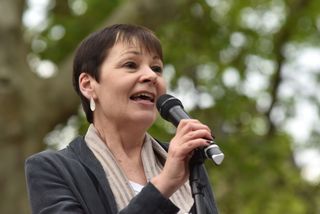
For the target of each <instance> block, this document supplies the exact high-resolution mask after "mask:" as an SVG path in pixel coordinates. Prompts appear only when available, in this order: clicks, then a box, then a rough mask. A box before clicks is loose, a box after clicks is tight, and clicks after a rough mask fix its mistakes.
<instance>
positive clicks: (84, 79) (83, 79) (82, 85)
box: [79, 73, 97, 99]
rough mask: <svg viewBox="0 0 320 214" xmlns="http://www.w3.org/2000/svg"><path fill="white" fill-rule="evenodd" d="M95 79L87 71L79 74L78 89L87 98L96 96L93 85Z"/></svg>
mask: <svg viewBox="0 0 320 214" xmlns="http://www.w3.org/2000/svg"><path fill="white" fill-rule="evenodd" d="M96 82H97V81H96V80H95V79H94V78H93V77H92V76H90V75H89V74H87V73H81V74H80V76H79V89H80V91H81V93H82V94H83V96H85V97H86V98H87V99H90V98H91V97H93V98H96V94H95V90H94V85H95V83H96Z"/></svg>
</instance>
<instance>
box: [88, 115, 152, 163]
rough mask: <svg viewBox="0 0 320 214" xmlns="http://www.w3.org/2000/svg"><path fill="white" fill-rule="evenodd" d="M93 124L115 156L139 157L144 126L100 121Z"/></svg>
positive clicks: (144, 130) (144, 131) (143, 136)
mask: <svg viewBox="0 0 320 214" xmlns="http://www.w3.org/2000/svg"><path fill="white" fill-rule="evenodd" d="M94 126H95V128H96V129H97V131H98V133H99V135H100V137H101V139H102V140H103V141H104V142H105V143H106V145H107V146H108V148H109V149H110V151H111V152H112V153H113V154H114V155H115V156H121V157H123V156H126V157H132V158H134V157H140V152H141V148H142V145H143V142H144V138H145V134H146V128H140V129H139V126H134V127H133V126H130V125H129V124H121V125H117V124H116V123H110V122H103V123H102V122H101V121H95V122H94Z"/></svg>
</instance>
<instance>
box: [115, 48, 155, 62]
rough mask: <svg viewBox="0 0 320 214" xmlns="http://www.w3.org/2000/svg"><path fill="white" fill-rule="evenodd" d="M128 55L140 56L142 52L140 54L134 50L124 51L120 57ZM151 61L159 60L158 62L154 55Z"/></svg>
mask: <svg viewBox="0 0 320 214" xmlns="http://www.w3.org/2000/svg"><path fill="white" fill-rule="evenodd" d="M128 54H134V55H142V52H140V51H135V50H132V51H125V52H124V53H121V55H120V56H121V57H123V56H125V55H128ZM152 59H159V60H161V59H160V57H159V56H158V55H154V56H153V57H152Z"/></svg>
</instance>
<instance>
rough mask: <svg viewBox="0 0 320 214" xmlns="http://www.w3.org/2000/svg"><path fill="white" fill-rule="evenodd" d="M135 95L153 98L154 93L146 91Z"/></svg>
mask: <svg viewBox="0 0 320 214" xmlns="http://www.w3.org/2000/svg"><path fill="white" fill-rule="evenodd" d="M134 96H135V97H139V96H145V97H148V98H150V99H153V98H154V95H153V94H151V93H148V92H141V93H138V94H136V95H134Z"/></svg>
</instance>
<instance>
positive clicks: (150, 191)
mask: <svg viewBox="0 0 320 214" xmlns="http://www.w3.org/2000/svg"><path fill="white" fill-rule="evenodd" d="M162 61H163V57H162V49H161V45H160V42H159V40H158V39H157V38H156V36H155V35H154V34H153V33H152V32H151V31H150V30H148V29H146V28H143V27H139V26H133V25H113V26H110V27H107V28H104V29H102V30H100V31H98V32H95V33H93V34H91V35H90V36H89V37H88V38H86V39H85V40H84V41H83V42H82V43H81V44H80V46H79V47H78V49H77V51H76V54H75V59H74V68H73V83H74V88H75V90H76V92H77V93H78V94H79V96H80V98H81V102H82V106H83V109H84V111H85V113H86V117H87V120H88V122H89V123H91V124H90V126H89V128H88V131H87V133H86V135H85V136H84V137H78V138H77V139H75V140H74V141H73V142H71V143H70V144H69V146H68V147H67V148H65V149H63V150H61V151H57V152H52V151H45V152H41V153H39V154H35V155H33V156H32V157H30V158H28V160H27V161H26V177H27V184H28V192H29V199H30V203H31V208H32V211H33V213H93V214H99V213H139V214H141V213H159V214H160V213H163V214H170V213H178V212H179V213H189V211H190V210H193V209H194V208H193V204H194V202H193V199H192V195H191V192H190V187H189V184H188V176H189V169H188V162H189V160H190V157H191V155H192V151H193V150H194V149H195V148H198V147H203V146H207V144H208V143H207V140H204V139H211V138H212V137H211V136H212V135H211V132H210V129H209V128H208V127H207V126H206V125H203V124H201V123H200V122H199V121H197V120H191V119H188V120H182V121H181V122H180V124H179V126H178V127H177V131H176V135H175V136H174V138H173V139H172V140H171V142H170V147H169V150H168V152H167V151H166V147H165V145H163V144H161V143H158V142H157V141H156V140H154V139H153V138H152V137H151V136H150V135H148V133H147V129H148V128H149V127H150V126H151V125H152V124H153V122H154V121H155V119H156V114H157V112H156V108H155V101H156V100H157V98H158V97H159V96H160V95H162V94H164V93H165V91H166V86H165V81H164V78H163V76H162V70H163V62H162ZM202 173H203V176H202V177H203V178H204V182H205V184H206V188H205V195H206V206H207V211H208V213H214V212H216V207H215V204H214V199H213V196H212V193H211V191H210V185H209V182H208V179H207V176H206V173H205V171H204V170H203V172H202Z"/></svg>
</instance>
